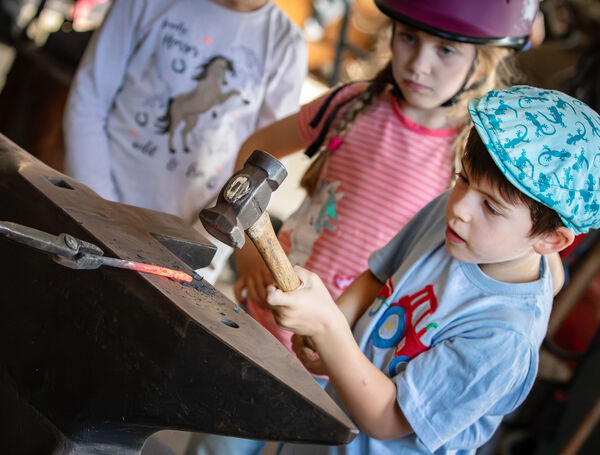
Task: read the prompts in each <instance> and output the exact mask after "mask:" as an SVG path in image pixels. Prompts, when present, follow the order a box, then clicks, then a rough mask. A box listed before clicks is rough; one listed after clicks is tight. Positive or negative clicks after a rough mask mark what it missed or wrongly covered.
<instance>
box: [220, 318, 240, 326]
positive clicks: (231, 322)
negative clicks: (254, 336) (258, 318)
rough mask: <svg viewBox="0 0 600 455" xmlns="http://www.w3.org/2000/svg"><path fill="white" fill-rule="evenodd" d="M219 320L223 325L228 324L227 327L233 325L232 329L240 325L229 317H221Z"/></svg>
mask: <svg viewBox="0 0 600 455" xmlns="http://www.w3.org/2000/svg"><path fill="white" fill-rule="evenodd" d="M221 322H222V323H223V324H225V325H228V326H229V327H233V328H234V329H238V328H239V327H240V326H239V325H238V324H237V323H236V322H233V321H232V320H231V319H225V318H221Z"/></svg>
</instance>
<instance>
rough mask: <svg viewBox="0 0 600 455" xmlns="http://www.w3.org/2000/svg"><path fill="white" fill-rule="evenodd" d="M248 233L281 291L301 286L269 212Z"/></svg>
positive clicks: (247, 230)
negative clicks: (278, 237) (276, 233)
mask: <svg viewBox="0 0 600 455" xmlns="http://www.w3.org/2000/svg"><path fill="white" fill-rule="evenodd" d="M246 233H247V234H248V237H250V240H252V242H253V243H254V245H256V248H257V249H258V252H259V253H260V255H261V256H262V257H263V259H264V261H265V263H266V264H267V267H268V268H269V270H270V271H271V274H272V275H273V279H274V280H275V283H276V284H277V286H279V289H281V290H282V291H284V292H288V291H293V290H294V289H296V288H297V287H298V286H300V279H299V278H298V276H297V275H296V272H294V269H293V267H292V264H291V263H290V260H289V259H288V257H287V255H286V254H285V252H284V251H283V248H281V244H280V243H279V240H277V236H276V235H275V231H274V230H273V225H272V224H271V219H270V218H269V214H268V213H267V212H264V213H263V214H262V215H261V216H260V218H259V219H258V221H256V223H254V225H252V226H251V227H249V228H248V229H246Z"/></svg>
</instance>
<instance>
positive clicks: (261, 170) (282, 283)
mask: <svg viewBox="0 0 600 455" xmlns="http://www.w3.org/2000/svg"><path fill="white" fill-rule="evenodd" d="M286 176H287V171H286V170H285V167H284V166H283V164H281V163H280V162H279V161H278V160H277V159H275V158H273V157H272V156H271V155H269V154H268V153H266V152H262V151H260V150H255V151H254V152H253V153H252V155H251V156H250V158H248V160H247V161H246V163H245V164H244V167H243V169H241V170H239V171H238V172H236V173H235V174H233V175H232V176H231V177H230V178H229V180H228V181H227V182H226V183H225V186H223V189H222V190H221V192H220V193H219V197H218V199H217V203H216V205H215V206H214V207H211V208H207V209H204V210H202V211H201V212H200V220H201V221H202V224H203V225H204V227H205V228H206V230H207V231H208V232H209V233H210V234H211V235H213V236H214V237H215V238H216V239H218V240H220V241H221V242H223V243H226V244H227V245H230V246H232V247H234V248H241V247H242V246H244V241H245V238H244V231H245V232H246V233H247V234H248V237H250V239H251V240H252V242H253V243H254V245H255V246H256V248H257V249H258V251H259V253H260V255H261V256H262V257H263V260H264V261H265V263H266V264H267V267H268V268H269V270H270V271H271V274H272V275H273V279H274V280H275V283H276V284H277V286H279V288H280V289H281V290H282V291H285V292H287V291H293V290H294V289H296V288H297V287H298V286H300V279H299V278H298V276H297V275H296V273H295V272H294V269H293V268H292V264H291V263H290V261H289V259H288V258H287V256H286V254H285V252H284V251H283V248H281V244H280V243H279V241H278V240H277V237H276V236H275V232H274V231H273V226H272V225H271V220H270V218H269V214H268V213H267V205H268V204H269V200H270V199H271V194H272V193H273V191H275V190H276V189H277V188H278V187H279V185H280V184H281V182H283V180H284V179H285V178H286Z"/></svg>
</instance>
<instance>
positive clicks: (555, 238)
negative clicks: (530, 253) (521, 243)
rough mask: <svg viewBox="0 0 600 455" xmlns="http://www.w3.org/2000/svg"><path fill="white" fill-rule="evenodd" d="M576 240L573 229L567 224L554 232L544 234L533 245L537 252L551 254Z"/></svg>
mask: <svg viewBox="0 0 600 455" xmlns="http://www.w3.org/2000/svg"><path fill="white" fill-rule="evenodd" d="M573 240H575V234H574V233H573V231H572V230H571V229H569V228H567V227H565V226H560V227H558V228H556V229H555V230H553V231H552V232H547V233H545V234H542V235H541V236H540V237H539V239H538V241H537V242H536V243H535V245H534V246H533V249H534V250H535V251H536V253H539V254H550V253H558V252H559V251H562V250H564V249H565V248H566V247H568V246H569V245H570V244H571V243H573Z"/></svg>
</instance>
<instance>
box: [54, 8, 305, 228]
mask: <svg viewBox="0 0 600 455" xmlns="http://www.w3.org/2000/svg"><path fill="white" fill-rule="evenodd" d="M306 68H307V55H306V46H305V43H304V39H303V36H302V32H301V31H300V29H299V28H298V27H296V26H295V25H294V24H293V23H292V22H291V21H290V20H289V19H288V18H287V17H286V16H285V14H284V13H283V12H282V11H281V10H280V9H279V8H278V7H277V6H276V5H275V4H273V3H272V2H267V3H266V4H265V5H264V6H263V7H261V8H259V9H257V10H255V11H251V12H236V11H232V10H229V9H226V8H224V7H221V6H219V5H217V4H215V3H212V2H211V1H209V0H115V2H114V4H113V6H112V8H111V10H110V11H109V13H108V15H107V17H106V19H105V21H104V24H103V26H102V27H101V28H100V29H99V30H98V31H97V32H96V33H95V35H94V37H93V38H92V41H91V42H90V45H89V47H88V49H87V50H86V53H85V55H84V57H83V59H82V61H81V64H80V67H79V69H78V72H77V74H76V76H75V80H74V82H73V85H72V87H71V92H70V95H69V100H68V103H67V107H66V112H65V118H64V131H65V146H66V170H67V173H68V174H70V175H71V176H73V177H74V178H76V179H78V180H80V181H81V182H83V183H85V184H87V185H88V186H90V187H91V188H92V189H93V190H94V191H96V192H97V193H98V194H99V195H100V196H102V197H104V198H106V199H110V200H115V201H119V202H123V203H126V204H131V205H136V206H141V207H146V208H150V209H154V210H159V211H164V212H168V213H172V214H175V215H178V216H181V217H183V218H184V219H187V220H191V219H193V218H194V217H195V215H196V214H197V212H198V211H199V210H200V209H201V208H203V207H204V206H206V205H207V204H208V203H209V202H211V201H212V199H214V197H216V194H217V193H218V191H219V190H220V188H221V187H222V185H223V184H224V182H225V181H226V180H227V178H228V177H229V176H230V175H231V173H232V170H233V164H234V161H235V157H236V155H237V152H238V150H239V147H240V145H241V144H242V142H243V141H244V140H245V139H246V138H247V137H248V136H249V135H250V134H251V133H252V132H254V131H255V130H256V129H257V128H260V127H262V126H264V125H266V124H268V123H270V122H272V121H273V120H275V119H278V118H282V117H284V116H286V115H289V114H291V113H293V112H294V111H295V110H296V109H297V107H298V100H299V94H300V88H301V84H302V82H303V81H304V79H305V76H306ZM228 92H231V94H230V95H229V96H222V97H221V94H227V93H228Z"/></svg>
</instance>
